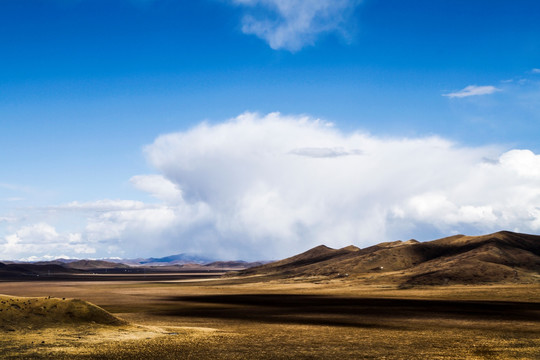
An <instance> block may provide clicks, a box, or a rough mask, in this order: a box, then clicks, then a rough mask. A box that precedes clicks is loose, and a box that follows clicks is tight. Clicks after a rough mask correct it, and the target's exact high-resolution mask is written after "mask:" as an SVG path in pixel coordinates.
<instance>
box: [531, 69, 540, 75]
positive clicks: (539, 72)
mask: <svg viewBox="0 0 540 360" xmlns="http://www.w3.org/2000/svg"><path fill="white" fill-rule="evenodd" d="M531 72H532V73H533V74H540V69H532V70H531Z"/></svg>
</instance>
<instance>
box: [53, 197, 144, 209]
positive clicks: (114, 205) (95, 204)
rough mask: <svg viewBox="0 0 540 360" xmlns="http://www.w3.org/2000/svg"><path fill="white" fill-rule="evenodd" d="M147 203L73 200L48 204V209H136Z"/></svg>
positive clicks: (142, 207)
mask: <svg viewBox="0 0 540 360" xmlns="http://www.w3.org/2000/svg"><path fill="white" fill-rule="evenodd" d="M146 206H147V205H146V204H145V203H143V202H142V201H133V200H109V199H105V200H98V201H92V202H84V203H81V202H78V201H73V202H70V203H68V204H63V205H59V206H50V207H48V209H50V210H69V211H73V210H82V211H101V212H104V211H115V210H136V209H144V208H145V207H146Z"/></svg>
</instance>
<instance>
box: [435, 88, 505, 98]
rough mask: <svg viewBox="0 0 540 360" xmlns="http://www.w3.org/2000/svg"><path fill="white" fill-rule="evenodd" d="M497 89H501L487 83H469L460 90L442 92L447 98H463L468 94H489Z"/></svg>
mask: <svg viewBox="0 0 540 360" xmlns="http://www.w3.org/2000/svg"><path fill="white" fill-rule="evenodd" d="M497 91H501V89H498V88H496V87H495V86H491V85H488V86H477V85H469V86H467V87H466V88H464V89H462V90H459V91H456V92H453V93H449V94H443V96H448V97H449V98H463V97H468V96H478V95H489V94H493V93H495V92H497Z"/></svg>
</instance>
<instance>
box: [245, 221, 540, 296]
mask: <svg viewBox="0 0 540 360" xmlns="http://www.w3.org/2000/svg"><path fill="white" fill-rule="evenodd" d="M235 275H236V276H253V275H256V276H258V277H260V276H266V277H270V278H299V277H301V278H304V279H309V278H312V279H320V278H327V279H328V278H345V277H346V278H349V279H350V280H356V281H362V282H364V283H367V284H382V283H390V284H398V285H400V286H403V287H407V286H414V285H446V284H481V283H501V282H512V283H530V282H540V236H537V235H529V234H520V233H514V232H509V231H501V232H497V233H493V234H488V235H482V236H466V235H455V236H450V237H446V238H442V239H438V240H434V241H427V242H418V241H416V240H414V239H413V240H408V241H394V242H385V243H380V244H377V245H374V246H370V247H367V248H364V249H360V248H358V247H356V246H347V247H344V248H342V249H332V248H329V247H327V246H324V245H320V246H317V247H315V248H313V249H311V250H308V251H306V252H304V253H301V254H299V255H296V256H292V257H290V258H287V259H284V260H280V261H276V262H272V263H268V264H264V265H262V266H257V267H251V268H248V269H245V270H242V271H239V272H238V273H236V274H235Z"/></svg>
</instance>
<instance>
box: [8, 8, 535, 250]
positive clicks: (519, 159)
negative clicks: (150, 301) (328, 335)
mask: <svg viewBox="0 0 540 360" xmlns="http://www.w3.org/2000/svg"><path fill="white" fill-rule="evenodd" d="M539 16H540V2H538V1H535V0H527V1H525V0H514V1H508V0H505V1H503V0H490V1H487V0H476V1H470V0H469V1H465V0H438V1H432V0H410V1H401V0H198V1H180V0H0V259H4V260H14V259H17V260H38V259H45V260H47V259H55V258H59V257H65V258H136V257H150V256H154V257H155V256H166V255H170V254H176V253H193V254H199V255H205V256H207V257H211V258H216V259H244V260H268V259H279V258H283V257H286V256H291V255H294V254H296V253H298V252H301V251H305V250H307V249H309V248H311V247H314V246H317V245H320V244H326V245H328V246H331V247H342V246H347V245H349V244H354V245H356V246H359V247H367V246H370V245H374V244H376V243H379V242H382V241H394V240H398V239H400V240H407V239H410V238H415V239H417V240H420V241H427V240H432V239H436V238H440V237H443V236H449V235H453V234H458V233H463V234H468V235H479V234H485V233H490V232H495V231H499V230H503V229H505V230H510V231H518V232H526V233H534V234H539V233H540V142H539V141H538V139H539V134H540V22H539V21H538V18H539Z"/></svg>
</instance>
